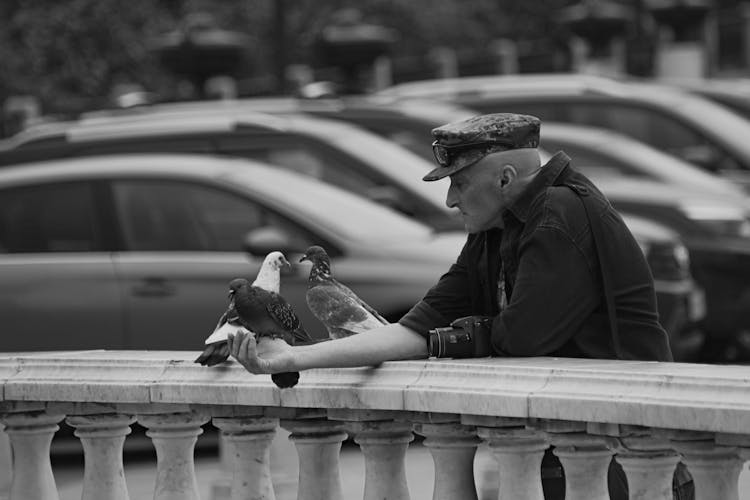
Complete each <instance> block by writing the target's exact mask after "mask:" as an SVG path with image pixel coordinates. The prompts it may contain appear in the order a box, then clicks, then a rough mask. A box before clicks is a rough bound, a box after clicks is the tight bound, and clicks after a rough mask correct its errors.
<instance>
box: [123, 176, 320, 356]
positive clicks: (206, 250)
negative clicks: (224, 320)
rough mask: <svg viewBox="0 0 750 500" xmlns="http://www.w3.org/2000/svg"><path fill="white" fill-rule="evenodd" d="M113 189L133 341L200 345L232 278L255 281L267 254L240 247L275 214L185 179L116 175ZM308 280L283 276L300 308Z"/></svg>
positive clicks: (153, 345) (141, 345)
mask: <svg viewBox="0 0 750 500" xmlns="http://www.w3.org/2000/svg"><path fill="white" fill-rule="evenodd" d="M112 194H113V200H114V205H115V212H116V214H117V217H118V220H119V221H120V226H121V228H122V239H123V242H124V250H123V251H121V252H119V253H117V254H116V255H115V257H114V262H115V267H116V271H117V274H118V276H119V277H120V279H121V283H122V286H123V295H124V297H125V317H126V325H127V343H128V346H129V347H131V348H136V349H188V350H193V349H198V348H199V347H200V346H201V345H202V343H203V340H204V339H205V338H206V337H207V336H208V335H209V334H210V333H211V331H212V330H213V328H214V326H215V325H216V321H217V320H218V318H219V316H220V315H221V313H223V312H224V310H225V308H226V306H227V293H228V284H229V282H230V281H231V280H232V279H233V278H237V277H244V278H247V279H249V280H251V281H252V280H253V279H254V278H255V276H256V274H257V272H258V269H259V268H260V264H261V262H262V256H261V257H259V256H251V255H250V254H248V253H246V252H245V251H243V248H242V241H243V237H244V236H245V235H246V234H247V233H248V232H249V231H251V230H253V229H257V228H260V227H266V226H268V225H277V224H278V217H275V216H274V215H273V214H271V213H269V212H268V211H267V210H266V209H264V207H263V206H261V205H259V204H257V203H254V202H253V201H251V200H249V199H246V198H244V197H241V196H238V195H237V194H235V193H231V192H228V191H225V190H223V189H217V188H215V187H212V186H207V185H202V184H197V183H192V182H183V181H180V180H167V179H130V180H118V181H115V182H113V183H112ZM302 244H304V243H302ZM305 278H306V277H305V276H303V275H301V274H296V273H293V274H290V275H285V276H284V277H283V284H282V294H283V295H284V296H285V297H286V298H287V299H288V300H289V301H290V302H292V303H293V306H294V307H295V308H296V309H297V310H298V312H300V313H303V312H306V305H305V303H304V292H305V290H306V286H307V285H306V280H305ZM303 308H304V310H303Z"/></svg>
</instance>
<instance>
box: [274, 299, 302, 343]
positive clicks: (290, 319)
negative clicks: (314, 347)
mask: <svg viewBox="0 0 750 500" xmlns="http://www.w3.org/2000/svg"><path fill="white" fill-rule="evenodd" d="M266 310H267V311H268V314H269V315H270V316H271V317H272V318H273V319H274V321H276V323H278V324H279V326H281V327H282V328H283V329H284V330H286V331H288V332H291V333H292V339H291V340H292V342H289V340H287V342H288V343H290V344H292V345H294V344H295V343H297V342H312V337H310V335H309V334H308V333H307V332H306V331H305V329H304V328H303V327H302V324H301V322H300V320H299V318H298V317H297V314H296V313H295V312H294V309H293V308H292V306H291V305H290V304H289V302H287V301H286V299H284V297H282V296H281V295H279V294H276V293H271V296H270V298H269V300H268V302H267V303H266ZM285 340H286V338H285Z"/></svg>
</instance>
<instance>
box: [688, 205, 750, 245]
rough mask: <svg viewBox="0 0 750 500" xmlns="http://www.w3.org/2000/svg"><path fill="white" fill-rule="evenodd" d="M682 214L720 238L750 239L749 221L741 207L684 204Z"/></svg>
mask: <svg viewBox="0 0 750 500" xmlns="http://www.w3.org/2000/svg"><path fill="white" fill-rule="evenodd" d="M680 209H681V210H682V212H683V213H684V214H685V215H686V216H687V217H688V218H689V219H690V220H693V221H695V222H697V223H698V224H700V225H702V226H703V227H705V228H707V229H709V230H711V231H713V232H715V233H716V234H717V235H721V236H740V237H743V238H748V237H750V220H748V214H747V213H746V212H745V210H744V209H743V208H741V207H736V206H732V205H716V204H711V205H705V204H694V203H685V204H683V205H681V206H680Z"/></svg>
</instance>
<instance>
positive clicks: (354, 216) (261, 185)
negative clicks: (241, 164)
mask: <svg viewBox="0 0 750 500" xmlns="http://www.w3.org/2000/svg"><path fill="white" fill-rule="evenodd" d="M230 181H231V182H232V184H241V185H242V186H245V187H246V188H247V189H249V190H251V191H254V192H256V193H258V194H260V195H261V198H262V199H265V200H267V201H269V202H271V203H273V205H274V206H275V208H276V209H278V210H279V211H282V212H284V213H291V214H301V215H300V216H301V217H304V218H305V219H306V220H307V221H309V222H311V223H312V224H318V225H319V226H320V227H321V228H325V229H326V230H328V231H331V232H333V233H335V234H336V235H338V236H339V237H341V238H343V239H346V240H350V241H377V242H387V241H397V240H403V239H405V238H408V239H410V240H411V241H419V240H424V239H427V238H429V237H431V235H432V229H430V228H429V227H428V226H426V225H424V224H422V223H420V222H417V221H416V220H414V219H410V218H408V217H406V216H403V215H401V214H399V213H397V212H395V211H393V210H391V209H389V208H386V207H384V206H382V205H379V204H377V203H374V202H371V201H369V200H366V199H363V198H361V197H359V196H356V195H354V194H350V193H348V192H346V191H344V190H342V189H339V188H336V187H334V186H332V185H330V184H326V183H323V182H318V181H315V180H311V179H310V178H308V177H303V176H300V175H297V174H293V173H290V172H286V171H280V170H276V169H257V170H256V169H254V168H238V169H234V170H233V171H232V174H231V180H230Z"/></svg>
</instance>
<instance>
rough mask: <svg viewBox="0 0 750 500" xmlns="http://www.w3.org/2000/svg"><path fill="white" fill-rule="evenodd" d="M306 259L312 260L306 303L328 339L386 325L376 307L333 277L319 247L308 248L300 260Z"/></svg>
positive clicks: (325, 257) (329, 264)
mask: <svg viewBox="0 0 750 500" xmlns="http://www.w3.org/2000/svg"><path fill="white" fill-rule="evenodd" d="M305 260H309V261H310V262H312V268H311V269H310V277H309V278H308V282H307V283H308V288H307V306H308V307H309V308H310V312H312V313H313V315H314V316H315V317H316V318H318V319H319V320H320V321H321V323H323V325H324V326H325V327H326V329H327V330H328V335H329V337H330V338H331V339H338V338H342V337H348V336H350V335H355V334H357V333H362V332H364V331H367V330H371V329H373V328H377V327H379V326H383V325H387V324H388V321H387V320H386V319H385V318H383V317H382V316H381V315H380V314H378V312H377V311H376V310H375V309H373V308H372V307H370V306H369V305H368V304H367V303H365V301H363V300H362V299H360V298H359V297H358V296H357V294H355V293H354V292H353V291H351V290H350V289H349V287H347V286H346V285H343V284H341V283H339V282H338V281H337V280H336V279H335V278H334V277H333V274H332V272H331V259H330V258H329V257H328V254H327V253H326V251H325V250H324V249H323V248H322V247H320V246H317V245H315V246H311V247H310V248H308V249H307V251H306V252H305V255H303V256H302V258H301V259H300V262H303V261H305Z"/></svg>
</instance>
